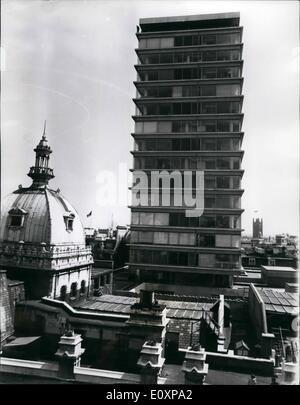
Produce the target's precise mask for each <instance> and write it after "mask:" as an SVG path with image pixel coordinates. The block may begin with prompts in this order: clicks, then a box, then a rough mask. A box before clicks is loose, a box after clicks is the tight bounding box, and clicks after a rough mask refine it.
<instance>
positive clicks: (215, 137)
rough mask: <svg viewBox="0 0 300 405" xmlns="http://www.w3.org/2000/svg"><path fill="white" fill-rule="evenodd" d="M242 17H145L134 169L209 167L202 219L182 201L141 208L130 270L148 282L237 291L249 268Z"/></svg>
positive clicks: (134, 224)
mask: <svg viewBox="0 0 300 405" xmlns="http://www.w3.org/2000/svg"><path fill="white" fill-rule="evenodd" d="M239 20H240V15H239V13H222V14H209V15H194V16H183V17H162V18H143V19H141V20H140V24H139V28H138V32H137V34H136V35H137V38H138V49H136V53H137V56H138V62H137V65H136V66H135V68H136V70H137V81H136V82H135V83H134V84H135V86H136V89H137V94H136V98H135V99H134V102H135V104H136V115H135V116H134V117H133V119H134V121H135V131H134V133H133V134H132V135H133V138H134V151H133V152H132V153H133V156H134V167H133V172H136V171H137V170H143V171H145V172H146V173H148V174H149V176H150V173H151V171H154V170H156V171H157V170H158V171H161V170H165V171H168V172H172V171H174V170H179V171H180V172H182V173H183V172H184V171H187V170H190V171H193V173H194V175H195V173H196V171H204V213H203V215H201V216H200V217H187V216H186V214H185V210H186V207H179V206H176V205H175V204H174V198H173V197H172V195H171V202H170V205H169V206H165V205H163V204H161V201H160V202H159V204H157V205H155V206H154V205H152V203H151V198H150V197H149V204H148V205H146V206H145V204H143V205H141V206H133V205H132V206H131V212H132V218H131V242H130V263H129V268H130V270H131V272H134V273H135V274H137V275H138V277H139V278H140V280H141V281H152V282H160V283H170V284H177V285H197V286H215V287H230V286H232V282H233V275H235V274H239V273H240V272H241V261H240V240H241V213H242V211H243V210H242V209H241V196H242V194H243V190H242V189H241V179H242V176H243V170H242V169H241V161H242V157H243V151H242V150H241V144H242V140H243V132H242V121H243V114H242V103H243V96H242V85H243V78H242V67H243V60H242V49H243V44H242V31H243V29H242V27H240V26H239ZM194 184H195V182H194V181H193V186H192V187H194ZM161 190H162V189H161V188H160V189H159V191H160V192H161ZM173 196H174V193H173Z"/></svg>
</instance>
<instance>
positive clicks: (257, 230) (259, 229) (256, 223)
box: [252, 218, 263, 238]
mask: <svg viewBox="0 0 300 405" xmlns="http://www.w3.org/2000/svg"><path fill="white" fill-rule="evenodd" d="M252 227H253V238H262V236H263V220H262V219H259V218H256V219H253V222H252Z"/></svg>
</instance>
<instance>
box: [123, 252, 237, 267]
mask: <svg viewBox="0 0 300 405" xmlns="http://www.w3.org/2000/svg"><path fill="white" fill-rule="evenodd" d="M130 262H131V263H145V264H158V265H167V266H168V265H169V266H187V267H215V268H219V269H237V268H240V257H239V255H233V254H214V253H208V254H204V253H203V254H201V253H191V252H177V251H158V250H148V249H147V250H146V249H145V250H143V249H139V250H134V249H131V251H130Z"/></svg>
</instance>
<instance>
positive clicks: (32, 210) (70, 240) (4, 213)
mask: <svg viewBox="0 0 300 405" xmlns="http://www.w3.org/2000/svg"><path fill="white" fill-rule="evenodd" d="M16 213H17V214H19V215H20V214H21V215H22V216H23V223H22V225H21V226H12V222H11V216H12V215H14V214H16ZM68 218H71V219H72V230H68V229H67V228H68V227H67V219H68ZM19 241H23V242H25V243H42V242H44V243H46V244H47V245H48V244H53V245H61V244H68V245H72V244H74V245H75V244H76V245H84V244H85V236H84V230H83V226H82V223H81V221H80V218H79V215H78V213H77V212H76V210H75V209H74V208H73V207H72V205H71V204H70V203H69V202H68V201H67V200H66V199H65V198H64V197H63V196H62V195H61V194H60V193H59V192H58V191H54V190H51V189H49V188H48V187H47V186H46V187H44V188H39V189H34V188H20V189H19V190H16V191H14V192H13V193H11V194H9V195H8V196H7V197H6V198H4V199H3V204H2V210H1V223H0V242H19Z"/></svg>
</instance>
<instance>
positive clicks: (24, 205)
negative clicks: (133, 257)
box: [0, 128, 93, 299]
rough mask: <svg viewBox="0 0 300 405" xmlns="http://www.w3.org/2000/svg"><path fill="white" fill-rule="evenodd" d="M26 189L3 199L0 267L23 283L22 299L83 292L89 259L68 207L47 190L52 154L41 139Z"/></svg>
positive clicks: (79, 228) (78, 223)
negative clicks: (24, 295) (25, 296)
mask: <svg viewBox="0 0 300 405" xmlns="http://www.w3.org/2000/svg"><path fill="white" fill-rule="evenodd" d="M34 151H35V153H36V159H35V165H34V166H33V167H31V168H30V171H29V173H28V176H29V177H31V178H32V180H33V182H32V185H31V186H30V187H27V188H23V187H22V186H19V189H18V190H16V191H14V192H13V193H11V194H9V195H8V196H7V197H6V198H4V199H3V204H2V209H1V223H0V266H1V267H2V268H5V269H7V271H8V276H9V277H11V278H17V279H20V280H23V281H24V282H25V290H26V295H27V298H40V297H42V296H48V297H51V298H61V299H69V298H73V299H75V298H77V297H78V296H81V295H85V294H87V292H88V288H89V285H90V272H91V265H92V263H93V258H92V255H91V250H90V247H87V246H86V244H85V234H84V229H83V226H82V223H81V220H80V217H79V215H78V213H77V212H76V210H75V209H74V207H73V206H72V205H71V204H70V203H69V202H68V201H67V200H66V199H65V198H64V197H63V196H62V195H61V194H60V191H59V190H56V191H55V190H52V189H51V188H49V186H48V182H49V180H51V179H52V178H53V177H54V174H53V170H52V169H50V168H49V167H48V164H49V157H50V154H51V153H52V151H51V148H50V146H49V145H48V141H47V139H46V135H45V128H44V134H43V137H42V139H41V141H40V142H39V144H38V145H37V147H36V148H35V149H34Z"/></svg>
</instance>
